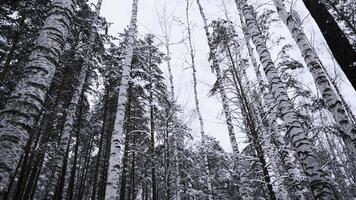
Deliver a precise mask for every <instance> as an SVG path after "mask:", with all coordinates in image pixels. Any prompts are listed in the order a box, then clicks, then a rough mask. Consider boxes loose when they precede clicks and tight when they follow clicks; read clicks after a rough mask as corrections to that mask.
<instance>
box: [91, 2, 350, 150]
mask: <svg viewBox="0 0 356 200" xmlns="http://www.w3.org/2000/svg"><path fill="white" fill-rule="evenodd" d="M192 1H193V2H192V3H191V4H192V6H191V9H190V10H191V12H190V18H191V19H190V20H191V21H192V25H193V26H194V30H193V42H194V47H195V49H196V54H197V55H196V65H197V66H196V67H197V76H198V82H199V83H198V92H199V95H200V106H201V110H202V115H203V118H204V122H205V129H206V130H205V131H206V133H207V134H209V135H211V136H214V137H215V138H217V139H218V140H219V141H220V143H221V145H222V146H223V147H224V148H225V150H227V151H231V145H230V142H229V137H228V134H227V129H226V125H225V124H224V116H223V114H222V106H221V103H220V100H219V99H218V98H217V97H208V96H207V95H208V92H209V90H210V89H211V85H212V84H213V83H214V81H215V76H214V74H212V72H211V70H210V64H209V63H208V61H207V58H208V51H209V49H208V46H207V42H206V36H205V33H204V31H203V26H202V20H201V17H200V14H199V12H198V9H197V6H196V3H195V0H192ZM225 1H226V2H227V5H228V6H227V8H228V10H229V12H230V13H229V15H230V17H231V19H232V20H233V21H235V22H237V19H238V18H237V12H236V6H235V4H234V1H233V0H225ZM91 2H93V3H96V0H91ZM221 2H222V0H215V1H214V0H201V3H202V4H203V7H204V9H205V14H206V16H207V18H208V20H213V19H216V18H218V17H220V18H224V13H223V7H222V4H221ZM250 2H253V5H254V6H255V7H257V6H258V5H262V6H260V7H258V11H262V10H263V9H265V8H273V4H272V2H271V1H268V0H267V1H266V0H252V1H250ZM266 2H267V3H266ZM131 3H132V0H104V1H103V7H102V10H101V15H102V16H104V17H105V18H106V19H107V21H108V22H111V23H113V24H112V26H111V28H110V30H109V32H110V34H112V35H115V36H116V35H117V33H119V32H122V31H123V29H124V28H125V27H127V25H128V24H129V20H130V15H131ZM185 5H186V1H185V0H139V11H138V29H139V34H140V35H141V36H143V35H145V34H146V33H153V34H155V35H162V32H161V30H160V26H159V23H158V16H157V12H160V13H162V11H163V9H164V8H166V10H167V13H171V14H172V16H173V18H175V19H178V20H176V21H175V22H174V25H173V28H172V35H171V42H173V43H174V42H177V41H180V40H181V39H182V38H183V37H184V36H183V34H184V35H186V33H183V32H184V31H185V30H184V26H183V25H180V24H179V23H178V21H179V20H180V21H182V22H185ZM295 8H296V10H297V11H298V12H299V14H300V15H301V18H302V19H304V18H305V22H304V23H305V24H304V26H305V31H306V33H307V36H308V37H309V38H310V40H311V41H313V42H314V43H315V48H316V50H317V51H318V53H319V56H320V58H321V60H322V61H323V63H324V65H326V66H327V67H328V69H329V71H330V72H331V73H334V64H333V61H332V60H331V56H330V54H329V53H328V49H327V48H326V45H325V41H323V39H321V38H322V35H321V33H320V31H319V30H318V29H317V28H316V25H315V22H314V21H313V20H312V19H311V17H310V16H309V17H308V13H307V12H306V9H305V8H304V6H303V4H302V2H301V0H296V7H295ZM237 28H238V27H237ZM272 30H273V31H272V38H277V37H278V36H280V35H283V36H284V37H285V38H287V40H288V41H289V43H291V44H294V42H291V41H292V39H291V37H290V34H289V32H288V30H287V29H286V28H285V27H284V24H282V23H280V24H279V25H278V24H276V26H275V27H274V28H273V29H272ZM315 38H316V39H315ZM280 47H281V46H274V47H271V51H272V57H273V59H275V58H276V54H277V52H278V51H279V50H280ZM295 49H297V48H295ZM162 51H163V52H165V51H164V50H163V49H162ZM171 53H172V55H171V56H172V67H173V69H172V70H173V74H174V83H175V90H176V91H175V93H176V95H177V101H178V103H179V104H180V105H181V106H182V107H183V108H184V113H183V115H184V119H186V120H187V122H189V125H190V128H192V130H193V136H194V137H195V138H199V126H198V120H197V117H196V116H193V117H192V113H193V112H194V107H195V105H194V96H193V83H192V75H191V69H190V68H187V67H188V65H187V64H186V63H185V60H186V59H187V60H189V59H188V54H187V48H186V46H185V45H184V44H178V45H174V46H171ZM294 58H295V59H297V60H299V61H302V59H301V57H300V53H299V52H298V51H296V53H295V56H294ZM161 68H162V70H163V71H164V72H165V74H166V77H167V85H168V86H169V83H168V76H167V75H168V73H167V66H166V65H165V64H163V65H162V66H161ZM305 71H306V72H305V73H302V75H301V76H300V77H301V78H302V80H303V82H304V81H305V83H306V84H309V85H310V86H311V87H312V88H315V87H314V86H313V84H312V83H311V75H310V74H308V72H307V70H305ZM344 80H345V78H344ZM341 85H342V87H341V88H342V92H343V94H344V95H345V98H346V100H347V102H349V103H353V105H352V109H353V110H354V111H356V103H354V102H353V101H355V100H356V94H355V92H354V91H353V89H352V88H351V87H350V86H349V85H348V83H343V82H342V83H341ZM237 132H238V131H237ZM237 137H238V138H241V137H242V136H241V134H237ZM241 142H242V141H241V139H240V143H241ZM240 146H242V145H240Z"/></svg>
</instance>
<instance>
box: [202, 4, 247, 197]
mask: <svg viewBox="0 0 356 200" xmlns="http://www.w3.org/2000/svg"><path fill="white" fill-rule="evenodd" d="M196 2H197V5H198V7H199V11H200V14H201V17H202V19H203V23H204V30H205V34H206V37H207V40H208V45H209V48H210V57H211V59H212V69H213V70H214V71H215V74H216V78H217V80H216V81H217V83H218V84H217V85H218V90H219V93H220V96H221V100H222V104H223V111H224V114H225V120H226V125H227V129H228V133H229V138H230V143H231V146H232V152H233V159H234V165H235V167H234V168H235V172H234V173H235V175H234V176H235V177H234V179H235V180H234V183H233V184H234V190H236V191H234V193H235V194H234V198H236V199H239V198H241V195H242V196H244V192H243V189H241V187H239V182H240V181H244V180H242V179H241V178H242V177H241V173H242V170H243V169H242V168H241V163H240V152H239V149H238V145H237V141H236V136H235V131H234V126H233V123H232V117H231V113H230V107H229V104H228V99H227V96H226V91H225V88H224V85H223V77H222V74H221V70H220V67H219V61H218V59H217V55H216V50H215V49H214V47H213V45H212V41H211V37H210V33H209V30H208V22H207V19H206V17H205V14H204V11H203V7H202V5H201V4H200V1H199V0H197V1H196Z"/></svg>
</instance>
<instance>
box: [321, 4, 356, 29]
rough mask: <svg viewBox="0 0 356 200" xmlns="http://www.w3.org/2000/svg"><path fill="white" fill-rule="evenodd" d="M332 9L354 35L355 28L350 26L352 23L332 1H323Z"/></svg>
mask: <svg viewBox="0 0 356 200" xmlns="http://www.w3.org/2000/svg"><path fill="white" fill-rule="evenodd" d="M325 1H326V2H328V4H329V5H330V6H331V7H332V9H333V10H334V11H335V12H336V13H337V15H339V17H340V18H341V19H342V20H343V21H344V22H345V24H346V26H347V27H348V28H349V29H351V31H352V32H353V34H354V35H356V27H355V26H354V25H353V24H352V22H351V21H350V20H349V19H348V18H347V17H346V16H345V15H344V13H343V12H342V11H340V10H339V9H338V8H337V7H336V5H335V2H334V1H331V0H325Z"/></svg>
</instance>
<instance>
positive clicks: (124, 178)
mask: <svg viewBox="0 0 356 200" xmlns="http://www.w3.org/2000/svg"><path fill="white" fill-rule="evenodd" d="M124 148H125V149H124V157H123V166H122V176H121V186H120V187H121V188H120V200H125V196H126V183H127V168H128V157H129V137H128V134H126V138H125V147H124Z"/></svg>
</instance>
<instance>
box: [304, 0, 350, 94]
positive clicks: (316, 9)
mask: <svg viewBox="0 0 356 200" xmlns="http://www.w3.org/2000/svg"><path fill="white" fill-rule="evenodd" d="M303 2H304V4H305V6H306V8H307V9H308V10H309V12H310V14H311V16H312V17H313V18H314V20H315V22H316V23H317V25H318V26H319V29H320V31H321V33H322V34H323V36H324V38H325V40H326V43H327V44H328V46H329V48H330V50H331V52H332V54H333V55H334V58H335V60H336V61H337V62H338V63H339V65H340V67H341V69H342V70H343V71H344V73H345V75H346V77H347V78H348V79H349V81H350V82H351V85H352V86H353V88H354V89H356V67H355V65H356V52H355V51H354V49H353V48H352V45H351V44H350V42H349V41H348V39H347V37H346V36H345V33H344V32H343V31H342V30H341V29H340V27H339V25H338V24H337V22H336V21H335V19H334V17H333V16H332V15H331V14H330V13H329V11H328V9H327V8H326V7H325V5H324V4H323V2H322V1H321V0H314V1H309V0H303Z"/></svg>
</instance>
